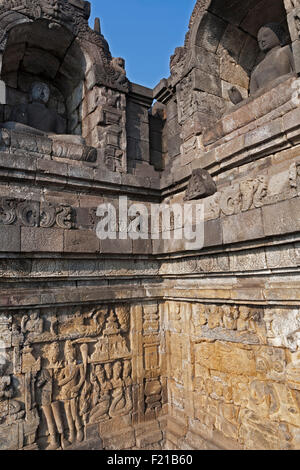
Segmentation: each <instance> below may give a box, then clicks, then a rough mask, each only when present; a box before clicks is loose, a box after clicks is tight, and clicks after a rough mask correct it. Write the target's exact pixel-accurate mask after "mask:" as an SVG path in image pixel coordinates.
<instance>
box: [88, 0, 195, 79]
mask: <svg viewBox="0 0 300 470" xmlns="http://www.w3.org/2000/svg"><path fill="white" fill-rule="evenodd" d="M195 3H196V0H91V4H92V15H91V20H90V25H91V26H92V27H93V26H94V18H95V17H96V16H98V17H99V18H100V21H101V30H102V34H104V36H105V38H106V39H107V41H108V43H109V46H110V50H111V53H112V55H113V56H114V57H124V59H125V60H126V70H127V76H128V78H129V80H131V81H132V82H135V83H139V84H140V85H144V86H148V87H150V88H153V87H154V86H155V85H157V83H158V82H159V81H160V79H161V78H163V77H166V78H167V77H168V76H169V60H170V56H171V55H172V54H173V52H174V49H175V47H178V46H182V45H183V43H184V37H185V33H186V32H187V29H188V23H189V19H190V16H191V14H192V11H193V7H194V5H195Z"/></svg>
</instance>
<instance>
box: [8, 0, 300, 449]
mask: <svg viewBox="0 0 300 470" xmlns="http://www.w3.org/2000/svg"><path fill="white" fill-rule="evenodd" d="M89 17H90V3H89V2H87V1H83V0H1V1H0V52H1V77H0V80H1V81H0V103H1V104H0V236H1V244H0V273H1V281H0V289H1V295H0V449H1V450H4V449H5V450H15V449H40V450H43V449H61V448H62V449H132V450H134V449H300V349H299V348H300V272H299V266H300V211H299V198H300V86H299V79H298V78H297V77H298V76H299V74H300V1H299V0H284V1H283V0H243V1H240V0H198V1H197V2H196V4H195V8H194V12H193V14H192V17H191V20H190V25H189V30H188V32H187V34H186V39H185V43H184V45H183V46H182V47H179V48H177V49H176V50H175V53H174V55H173V56H172V57H171V61H170V77H169V78H167V79H166V78H164V79H162V80H161V81H160V83H159V84H158V85H157V86H156V87H155V88H154V90H151V89H148V88H145V87H143V86H141V85H138V84H135V83H131V82H130V81H129V80H128V79H127V77H126V71H125V61H124V59H122V58H119V57H118V58H113V57H112V56H111V53H110V50H109V46H108V43H107V42H106V40H105V38H104V37H103V35H102V34H101V28H100V21H99V20H96V23H95V28H94V30H92V29H91V28H90V27H89V25H88V20H89ZM112 21H113V18H112ZM154 100H155V104H154V105H153V102H154ZM120 196H126V197H127V198H128V203H129V204H131V203H138V204H141V203H142V204H144V205H145V206H146V207H149V208H150V205H151V204H153V203H156V204H161V203H166V204H168V203H184V201H187V200H188V201H192V202H191V204H199V203H200V202H201V203H202V204H203V205H204V214H205V227H204V228H205V232H204V233H205V239H204V247H203V248H202V249H201V250H198V251H195V250H189V251H187V250H186V248H185V245H184V243H183V241H182V240H177V239H175V240H166V239H164V237H157V238H158V239H155V240H152V239H151V237H148V238H147V237H145V238H147V239H139V240H133V239H131V238H130V239H129V238H127V239H124V237H119V238H118V239H117V240H109V239H108V240H100V239H99V238H98V237H97V236H96V227H97V224H98V222H99V216H98V215H97V214H98V213H97V207H98V206H99V205H100V204H102V203H111V204H113V205H114V206H116V207H117V206H118V204H119V197H120ZM176 228H178V227H176V224H175V223H174V224H173V226H172V227H171V231H172V232H175V230H176ZM161 229H162V230H163V228H161ZM117 230H118V231H119V233H121V232H122V230H124V228H123V227H121V226H118V227H117Z"/></svg>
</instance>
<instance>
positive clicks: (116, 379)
mask: <svg viewBox="0 0 300 470" xmlns="http://www.w3.org/2000/svg"><path fill="white" fill-rule="evenodd" d="M112 370H113V377H112V380H111V384H112V386H113V392H112V402H111V406H110V409H109V415H110V417H111V418H114V417H115V416H124V415H126V414H127V413H128V412H129V411H130V410H131V408H132V400H131V387H130V386H128V387H126V386H125V382H124V380H123V379H122V378H121V375H122V370H123V367H122V363H121V361H116V362H115V363H114V365H113V367H112ZM130 371H131V369H129V368H128V365H126V368H125V374H126V375H127V374H129V373H130ZM123 377H124V371H123ZM125 378H126V379H127V380H128V377H125Z"/></svg>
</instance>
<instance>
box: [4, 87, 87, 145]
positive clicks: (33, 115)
mask: <svg viewBox="0 0 300 470" xmlns="http://www.w3.org/2000/svg"><path fill="white" fill-rule="evenodd" d="M49 99H50V88H49V86H48V85H47V84H46V83H43V82H35V83H33V85H32V88H31V94H30V101H31V102H30V103H28V104H21V105H18V106H15V107H14V108H13V110H12V113H11V116H10V121H8V122H5V123H4V124H2V126H1V127H4V128H5V129H11V130H15V131H19V132H25V133H27V134H33V135H44V136H45V135H46V136H49V137H51V139H52V140H56V139H57V140H63V141H64V142H66V143H70V144H79V145H84V144H85V141H84V139H83V138H82V137H80V136H78V135H68V134H65V130H66V129H65V123H64V120H63V119H62V118H61V116H59V114H58V113H57V112H56V111H55V110H54V109H51V108H48V106H47V104H48V102H49ZM56 136H57V137H56Z"/></svg>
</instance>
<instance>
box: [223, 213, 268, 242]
mask: <svg viewBox="0 0 300 470" xmlns="http://www.w3.org/2000/svg"><path fill="white" fill-rule="evenodd" d="M222 230H223V242H224V243H238V242H240V241H243V240H255V239H257V238H263V237H264V235H265V233H264V229H263V219H262V213H261V209H253V210H251V211H248V212H244V213H240V214H237V215H232V216H229V217H225V218H222Z"/></svg>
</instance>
